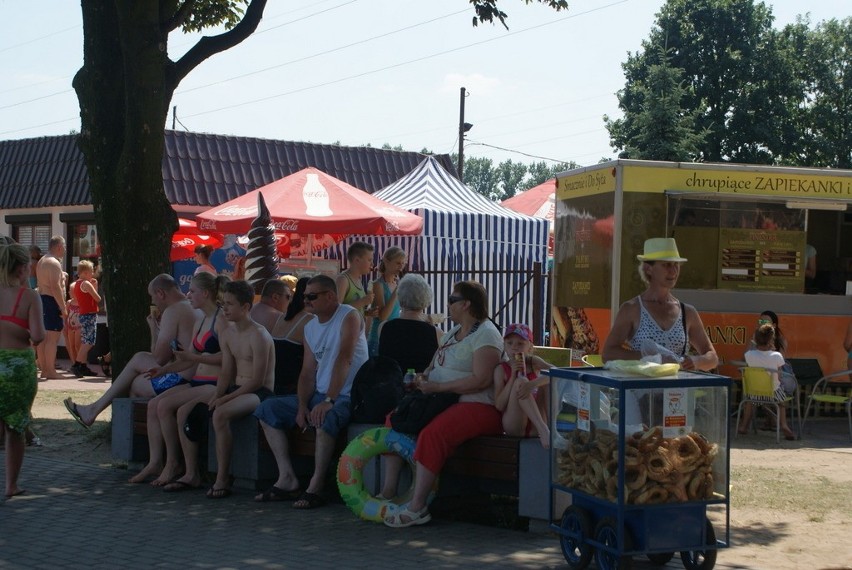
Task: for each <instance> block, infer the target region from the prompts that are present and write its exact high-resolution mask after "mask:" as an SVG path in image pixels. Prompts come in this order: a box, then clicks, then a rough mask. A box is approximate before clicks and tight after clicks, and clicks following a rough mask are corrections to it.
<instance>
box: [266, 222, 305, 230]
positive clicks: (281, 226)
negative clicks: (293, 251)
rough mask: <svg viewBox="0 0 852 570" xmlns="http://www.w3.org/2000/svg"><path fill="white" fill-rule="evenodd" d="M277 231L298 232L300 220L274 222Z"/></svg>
mask: <svg viewBox="0 0 852 570" xmlns="http://www.w3.org/2000/svg"><path fill="white" fill-rule="evenodd" d="M272 225H273V226H274V227H275V230H276V231H279V232H297V231H299V220H284V221H281V222H278V221H276V222H274V223H273V224H272Z"/></svg>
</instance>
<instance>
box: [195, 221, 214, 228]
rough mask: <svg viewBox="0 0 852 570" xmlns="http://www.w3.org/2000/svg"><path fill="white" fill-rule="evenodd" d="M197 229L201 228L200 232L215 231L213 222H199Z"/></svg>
mask: <svg viewBox="0 0 852 570" xmlns="http://www.w3.org/2000/svg"><path fill="white" fill-rule="evenodd" d="M198 227H199V228H201V229H202V230H215V229H216V222H213V221H210V220H201V224H199V226H198Z"/></svg>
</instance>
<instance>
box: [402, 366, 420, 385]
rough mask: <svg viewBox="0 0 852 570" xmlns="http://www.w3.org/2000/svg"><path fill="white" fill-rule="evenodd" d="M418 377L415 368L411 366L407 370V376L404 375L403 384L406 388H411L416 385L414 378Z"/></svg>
mask: <svg viewBox="0 0 852 570" xmlns="http://www.w3.org/2000/svg"><path fill="white" fill-rule="evenodd" d="M416 377H417V373H416V372H415V371H414V368H409V369H408V370H407V371H406V372H405V376H403V377H402V385H403V386H404V387H405V389H406V390H410V389H411V388H412V387H413V386H414V379H415V378H416Z"/></svg>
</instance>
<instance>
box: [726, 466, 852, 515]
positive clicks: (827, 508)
mask: <svg viewBox="0 0 852 570" xmlns="http://www.w3.org/2000/svg"><path fill="white" fill-rule="evenodd" d="M731 481H732V483H733V488H732V490H731V507H732V508H735V509H755V508H757V509H772V510H780V511H785V512H791V513H792V512H797V513H801V514H803V515H804V516H805V517H806V518H807V519H808V520H810V521H812V522H822V521H823V520H825V516H826V514H827V513H829V512H832V511H838V512H841V511H842V512H846V510H847V508H848V505H849V504H852V487H850V486H849V485H848V483H841V482H837V481H831V480H830V479H828V478H826V477H822V476H814V475H809V474H807V473H798V472H795V471H791V470H789V469H772V468H767V467H755V466H750V465H747V466H737V467H732V468H731Z"/></svg>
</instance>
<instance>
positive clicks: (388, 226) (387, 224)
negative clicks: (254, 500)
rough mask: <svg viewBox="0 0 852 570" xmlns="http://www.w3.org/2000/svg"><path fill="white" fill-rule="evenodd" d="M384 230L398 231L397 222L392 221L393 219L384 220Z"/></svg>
mask: <svg viewBox="0 0 852 570" xmlns="http://www.w3.org/2000/svg"><path fill="white" fill-rule="evenodd" d="M385 231H386V232H389V233H390V232H398V231H400V228H399V224H398V223H396V222H394V221H393V220H386V221H385Z"/></svg>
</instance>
